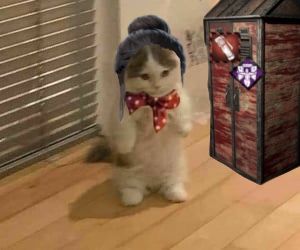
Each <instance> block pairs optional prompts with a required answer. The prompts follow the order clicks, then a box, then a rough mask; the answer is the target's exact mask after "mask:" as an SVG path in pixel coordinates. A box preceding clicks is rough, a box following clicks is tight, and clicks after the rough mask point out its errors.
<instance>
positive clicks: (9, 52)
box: [0, 23, 95, 62]
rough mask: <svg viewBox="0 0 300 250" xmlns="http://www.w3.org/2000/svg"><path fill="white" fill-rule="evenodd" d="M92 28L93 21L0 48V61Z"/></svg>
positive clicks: (93, 26) (43, 47)
mask: <svg viewBox="0 0 300 250" xmlns="http://www.w3.org/2000/svg"><path fill="white" fill-rule="evenodd" d="M94 28H95V23H88V24H86V25H82V26H80V27H74V28H72V29H69V30H63V31H61V32H58V33H54V34H50V35H49V36H46V37H41V38H38V39H37V40H34V41H27V42H25V43H21V44H17V45H14V46H12V47H8V48H3V49H0V62H2V61H5V60H8V59H11V58H14V57H17V56H21V55H25V54H28V53H31V52H34V51H37V50H38V48H40V49H45V48H48V47H51V46H55V45H57V44H60V43H65V42H67V41H72V40H74V39H79V38H81V37H84V36H87V35H91V34H93V33H94Z"/></svg>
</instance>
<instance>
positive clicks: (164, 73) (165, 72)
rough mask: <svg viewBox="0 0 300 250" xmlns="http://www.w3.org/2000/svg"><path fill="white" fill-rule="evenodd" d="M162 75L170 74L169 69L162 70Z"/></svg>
mask: <svg viewBox="0 0 300 250" xmlns="http://www.w3.org/2000/svg"><path fill="white" fill-rule="evenodd" d="M160 75H161V77H166V76H168V75H169V70H164V71H163V72H161V74H160Z"/></svg>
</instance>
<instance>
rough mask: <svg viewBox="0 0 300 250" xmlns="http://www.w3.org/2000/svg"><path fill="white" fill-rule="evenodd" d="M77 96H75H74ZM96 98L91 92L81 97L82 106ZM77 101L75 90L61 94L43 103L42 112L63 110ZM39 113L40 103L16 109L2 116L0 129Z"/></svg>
mask: <svg viewBox="0 0 300 250" xmlns="http://www.w3.org/2000/svg"><path fill="white" fill-rule="evenodd" d="M76 94H77V96H76ZM96 97H97V93H96V92H91V93H88V94H86V95H84V96H83V97H82V100H81V101H82V104H83V105H87V104H88V103H92V102H95V100H96ZM66 98H67V99H68V102H67V103H66ZM78 100H79V97H78V93H77V92H75V90H72V91H69V92H66V93H63V94H61V95H59V96H57V97H56V98H54V100H53V99H49V100H47V101H45V105H44V107H43V110H44V111H45V112H51V111H52V110H53V111H54V112H55V111H56V110H57V109H61V108H63V107H64V106H65V105H69V104H70V103H72V102H76V101H78ZM40 111H41V108H40V103H36V104H33V105H31V106H27V107H23V108H21V109H18V110H16V111H14V112H12V113H8V114H6V115H3V116H2V117H1V118H0V127H3V126H6V125H9V124H13V123H14V122H16V121H18V120H22V119H25V118H26V117H29V116H32V115H35V114H37V113H39V112H40Z"/></svg>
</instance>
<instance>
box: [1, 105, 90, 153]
mask: <svg viewBox="0 0 300 250" xmlns="http://www.w3.org/2000/svg"><path fill="white" fill-rule="evenodd" d="M95 111H96V105H90V106H87V107H83V108H82V110H73V111H72V112H71V113H68V114H64V115H63V116H61V117H59V118H58V119H56V120H54V121H47V122H46V123H44V124H35V125H38V126H34V127H29V128H27V129H26V130H25V131H20V132H19V133H17V134H14V135H13V136H12V137H8V138H7V139H6V138H5V137H4V138H1V139H2V141H1V142H0V152H3V151H5V150H9V149H10V148H12V147H15V146H19V145H20V146H23V145H24V144H25V145H27V144H28V142H30V141H34V140H39V139H38V138H39V137H43V135H44V134H51V133H52V131H55V130H59V129H60V128H61V127H63V126H64V125H66V124H69V123H72V122H77V121H80V120H81V119H82V118H83V117H86V116H89V115H91V114H93V113H95Z"/></svg>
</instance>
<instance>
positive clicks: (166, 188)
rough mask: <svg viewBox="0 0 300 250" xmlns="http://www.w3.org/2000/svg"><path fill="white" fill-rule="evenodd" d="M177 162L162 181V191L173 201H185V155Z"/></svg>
mask: <svg viewBox="0 0 300 250" xmlns="http://www.w3.org/2000/svg"><path fill="white" fill-rule="evenodd" d="M173 164H175V166H174V168H172V169H170V172H169V173H168V175H167V177H166V178H165V180H164V181H163V183H162V187H161V189H160V193H161V194H163V195H164V196H165V198H166V199H167V200H169V201H172V202H184V201H186V200H187V192H186V189H185V185H184V183H185V180H186V178H187V174H186V163H185V160H184V158H183V157H181V158H180V160H179V161H178V162H176V163H173Z"/></svg>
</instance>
